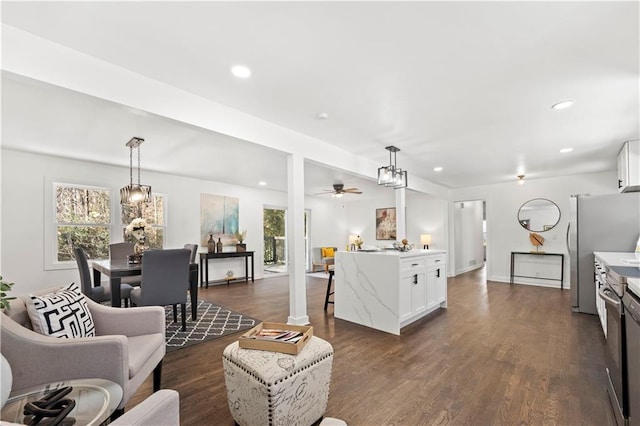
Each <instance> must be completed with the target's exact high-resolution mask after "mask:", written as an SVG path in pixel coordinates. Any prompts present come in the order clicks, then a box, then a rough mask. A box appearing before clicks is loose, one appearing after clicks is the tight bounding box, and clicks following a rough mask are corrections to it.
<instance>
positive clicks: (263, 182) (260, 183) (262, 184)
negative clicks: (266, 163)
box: [258, 180, 267, 186]
mask: <svg viewBox="0 0 640 426" xmlns="http://www.w3.org/2000/svg"><path fill="white" fill-rule="evenodd" d="M266 184H267V182H265V181H263V180H261V181H260V182H258V185H260V186H265V185H266Z"/></svg>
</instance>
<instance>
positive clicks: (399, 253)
mask: <svg viewBox="0 0 640 426" xmlns="http://www.w3.org/2000/svg"><path fill="white" fill-rule="evenodd" d="M339 253H349V254H358V255H363V254H373V255H376V256H400V257H408V256H418V255H423V254H426V255H427V256H429V255H437V254H446V253H447V251H446V250H431V249H429V250H424V249H414V250H411V251H398V250H357V251H341V252H339Z"/></svg>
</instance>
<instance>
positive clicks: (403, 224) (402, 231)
mask: <svg viewBox="0 0 640 426" xmlns="http://www.w3.org/2000/svg"><path fill="white" fill-rule="evenodd" d="M394 191H395V192H396V240H398V241H402V239H403V238H407V218H406V213H407V199H406V189H405V188H399V189H395V190H394Z"/></svg>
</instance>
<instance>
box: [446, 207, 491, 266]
mask: <svg viewBox="0 0 640 426" xmlns="http://www.w3.org/2000/svg"><path fill="white" fill-rule="evenodd" d="M486 210H487V209H486V202H485V201H484V200H469V201H457V202H454V215H453V220H454V227H453V229H454V247H455V259H454V273H455V275H458V274H462V273H464V272H468V271H471V270H474V269H478V268H482V267H483V266H484V265H485V262H486V261H487V221H486V217H487V215H486Z"/></svg>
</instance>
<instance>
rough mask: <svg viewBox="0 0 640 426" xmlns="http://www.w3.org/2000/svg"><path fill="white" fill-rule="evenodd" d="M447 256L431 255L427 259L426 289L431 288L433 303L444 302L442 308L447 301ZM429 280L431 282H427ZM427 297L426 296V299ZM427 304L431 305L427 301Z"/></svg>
mask: <svg viewBox="0 0 640 426" xmlns="http://www.w3.org/2000/svg"><path fill="white" fill-rule="evenodd" d="M446 262H447V257H446V256H445V255H439V256H432V257H430V258H428V259H427V269H428V270H429V272H428V277H429V278H430V280H427V287H428V290H427V291H429V290H431V289H433V293H434V298H433V304H434V305H440V304H442V303H445V305H444V306H442V307H443V308H446V307H447V306H446V301H447V263H446ZM429 281H431V282H429ZM428 299H429V298H428V297H427V300H428ZM427 306H432V305H430V304H429V303H427Z"/></svg>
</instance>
